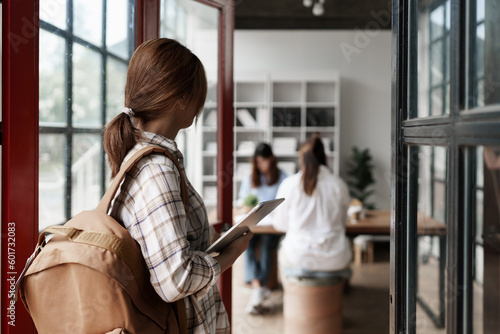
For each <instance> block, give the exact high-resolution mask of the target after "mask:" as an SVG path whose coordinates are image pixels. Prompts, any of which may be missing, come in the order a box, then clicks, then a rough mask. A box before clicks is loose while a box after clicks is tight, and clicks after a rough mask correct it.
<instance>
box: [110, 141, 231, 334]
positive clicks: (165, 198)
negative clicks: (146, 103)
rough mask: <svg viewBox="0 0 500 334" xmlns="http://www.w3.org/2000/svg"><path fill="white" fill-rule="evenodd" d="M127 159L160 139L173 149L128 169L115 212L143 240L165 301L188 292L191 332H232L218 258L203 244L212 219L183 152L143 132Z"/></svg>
mask: <svg viewBox="0 0 500 334" xmlns="http://www.w3.org/2000/svg"><path fill="white" fill-rule="evenodd" d="M143 135H144V138H145V140H144V141H143V142H140V143H138V144H137V145H136V146H135V147H134V148H133V149H132V150H130V152H129V153H128V154H127V156H126V157H125V161H126V160H127V159H128V158H130V157H131V155H132V154H133V153H134V152H136V151H137V150H138V149H140V148H142V147H144V146H149V145H157V146H161V147H164V148H167V149H169V150H170V152H171V153H172V154H173V155H174V156H175V157H176V158H177V160H178V163H179V167H180V169H181V170H180V171H179V170H177V168H176V167H175V165H174V163H173V162H172V160H170V159H169V158H168V157H167V156H165V155H161V154H151V155H149V156H147V157H144V158H143V159H142V160H141V161H140V162H138V163H137V164H136V165H135V166H134V168H132V170H131V171H129V172H128V173H127V176H126V177H125V180H124V181H123V183H122V185H121V188H120V191H119V192H118V194H117V196H116V197H115V200H114V202H113V206H112V209H111V213H110V214H111V216H113V217H114V218H115V219H117V220H118V221H120V222H122V224H123V225H124V226H125V227H126V228H127V230H128V231H129V232H130V234H131V235H132V237H133V238H134V239H135V240H136V241H137V242H138V243H139V245H140V247H141V250H142V254H143V256H144V259H145V260H146V264H147V265H148V268H149V272H150V274H151V284H152V285H153V287H154V289H155V290H156V292H157V293H158V295H160V297H161V298H162V299H163V300H165V301H167V302H173V301H176V300H178V299H180V298H184V302H185V304H186V313H187V321H188V323H187V328H188V332H189V333H228V332H229V322H228V318H227V314H226V310H225V308H224V304H223V303H222V300H221V297H220V294H219V290H218V288H217V285H216V282H217V280H218V278H219V275H220V270H221V269H220V265H219V263H218V262H217V261H216V260H215V259H214V258H212V257H211V256H209V255H208V254H207V253H205V252H204V250H205V249H206V248H207V247H208V246H209V243H210V225H209V223H208V220H207V213H206V208H205V205H204V204H203V200H202V199H201V197H200V196H199V195H198V193H197V192H196V191H195V190H194V188H193V186H192V185H191V183H190V182H189V180H187V178H186V176H185V171H184V163H183V156H182V154H181V152H180V151H179V150H178V149H177V145H176V143H175V142H174V141H173V140H169V139H167V138H165V137H162V136H160V135H156V134H153V133H148V132H144V133H143ZM179 172H181V173H182V174H183V175H184V178H185V180H186V183H187V188H188V193H189V210H188V213H187V214H186V211H185V208H184V205H183V203H182V199H181V194H180V175H179Z"/></svg>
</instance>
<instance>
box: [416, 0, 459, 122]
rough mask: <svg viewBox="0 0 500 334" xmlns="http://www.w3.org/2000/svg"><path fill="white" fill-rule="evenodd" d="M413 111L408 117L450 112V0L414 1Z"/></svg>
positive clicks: (438, 114)
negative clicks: (415, 17)
mask: <svg viewBox="0 0 500 334" xmlns="http://www.w3.org/2000/svg"><path fill="white" fill-rule="evenodd" d="M417 17H418V29H417V32H416V35H417V36H415V37H414V38H418V44H417V45H418V52H417V60H418V66H417V77H416V78H415V83H417V85H418V88H417V91H418V92H417V96H418V98H417V100H418V112H417V110H410V118H415V117H427V116H440V115H446V114H449V113H450V106H449V102H448V101H449V99H448V97H449V90H450V89H449V82H450V71H449V64H450V17H451V13H450V0H440V1H423V0H421V1H418V15H417Z"/></svg>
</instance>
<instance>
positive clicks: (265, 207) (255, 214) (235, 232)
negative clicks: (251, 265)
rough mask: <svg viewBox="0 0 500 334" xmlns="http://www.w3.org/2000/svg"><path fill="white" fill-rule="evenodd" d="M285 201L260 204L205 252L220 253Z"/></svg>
mask: <svg viewBox="0 0 500 334" xmlns="http://www.w3.org/2000/svg"><path fill="white" fill-rule="evenodd" d="M284 200H285V199H284V198H277V199H273V200H270V201H265V202H260V203H259V204H257V205H256V206H255V207H254V208H253V209H252V210H250V212H248V213H247V214H246V215H245V216H244V217H243V218H242V219H241V220H240V221H239V222H238V223H236V224H234V225H233V226H232V227H231V228H230V229H229V230H228V231H227V232H226V233H224V234H223V235H222V236H221V237H220V238H219V239H217V240H216V241H215V242H214V243H213V244H212V245H211V246H210V247H208V248H207V250H206V251H205V252H206V253H219V252H220V251H221V250H222V249H224V247H226V246H227V245H228V244H230V243H231V241H233V240H234V239H236V238H238V237H240V236H242V235H243V233H245V232H247V231H248V230H249V229H251V228H252V227H254V226H255V225H257V224H258V223H259V221H261V220H262V218H264V217H265V216H267V215H268V214H269V213H270V212H271V211H273V210H274V209H275V208H276V207H277V206H278V205H280V204H281V202H283V201H284Z"/></svg>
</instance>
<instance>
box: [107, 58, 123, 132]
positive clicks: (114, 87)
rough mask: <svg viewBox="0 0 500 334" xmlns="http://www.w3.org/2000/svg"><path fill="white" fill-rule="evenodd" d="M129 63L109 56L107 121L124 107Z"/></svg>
mask: <svg viewBox="0 0 500 334" xmlns="http://www.w3.org/2000/svg"><path fill="white" fill-rule="evenodd" d="M126 79H127V65H126V64H124V63H122V62H119V61H116V60H113V59H111V58H108V63H107V65H106V83H107V84H106V122H109V121H110V120H112V119H113V118H114V117H115V116H116V115H117V114H118V113H119V112H121V110H122V108H123V107H124V105H123V104H124V102H125V97H124V91H125V82H126Z"/></svg>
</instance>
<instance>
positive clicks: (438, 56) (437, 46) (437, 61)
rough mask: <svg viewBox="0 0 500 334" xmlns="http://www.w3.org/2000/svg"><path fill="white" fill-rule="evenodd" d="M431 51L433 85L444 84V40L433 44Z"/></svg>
mask: <svg viewBox="0 0 500 334" xmlns="http://www.w3.org/2000/svg"><path fill="white" fill-rule="evenodd" d="M430 51H431V85H435V84H439V83H441V82H443V79H444V75H443V74H444V71H445V68H443V57H444V54H443V51H444V45H443V40H439V41H438V42H435V43H432V44H431V46H430Z"/></svg>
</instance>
